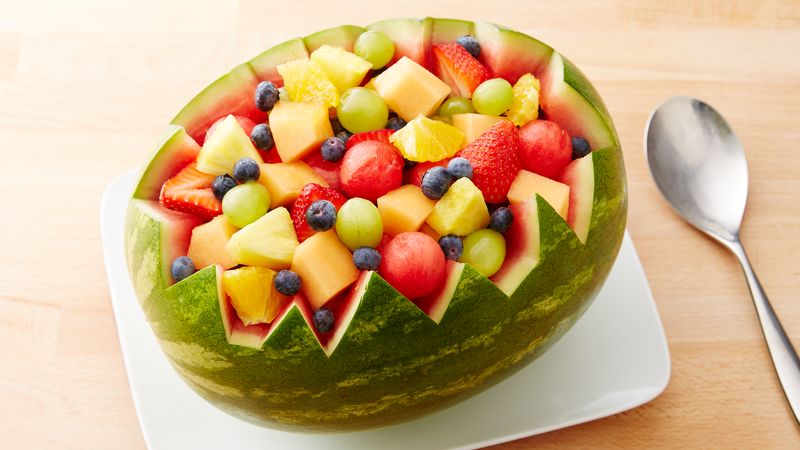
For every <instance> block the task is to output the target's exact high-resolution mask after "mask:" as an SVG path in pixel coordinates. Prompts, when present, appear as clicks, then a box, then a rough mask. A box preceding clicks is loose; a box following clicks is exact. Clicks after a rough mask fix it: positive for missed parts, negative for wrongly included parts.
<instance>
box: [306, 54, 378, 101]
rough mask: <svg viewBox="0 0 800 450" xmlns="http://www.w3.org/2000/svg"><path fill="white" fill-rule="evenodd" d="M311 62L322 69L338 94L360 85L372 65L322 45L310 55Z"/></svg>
mask: <svg viewBox="0 0 800 450" xmlns="http://www.w3.org/2000/svg"><path fill="white" fill-rule="evenodd" d="M311 60H312V61H316V62H317V63H319V65H320V66H321V67H322V70H323V71H324V72H325V75H327V76H328V79H330V80H331V82H332V83H333V85H334V86H336V89H338V90H339V93H341V94H343V93H344V91H346V90H348V89H350V88H351V87H356V86H358V85H359V84H361V80H363V79H364V75H366V74H367V72H369V69H371V68H372V64H371V63H370V62H369V61H367V60H365V59H363V58H361V57H359V56H357V55H356V54H354V53H350V52H348V51H347V50H345V49H343V48H341V47H331V46H330V45H327V44H326V45H323V46H321V47H320V48H318V49H316V50H314V52H312V53H311Z"/></svg>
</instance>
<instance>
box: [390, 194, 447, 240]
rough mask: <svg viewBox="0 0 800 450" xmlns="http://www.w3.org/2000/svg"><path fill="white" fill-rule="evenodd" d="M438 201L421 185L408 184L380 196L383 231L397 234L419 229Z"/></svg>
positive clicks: (391, 234) (392, 234)
mask: <svg viewBox="0 0 800 450" xmlns="http://www.w3.org/2000/svg"><path fill="white" fill-rule="evenodd" d="M434 205H436V202H435V201H433V200H431V199H429V198H428V197H426V196H425V194H423V193H422V189H420V187H419V186H415V185H413V184H407V185H405V186H401V187H399V188H397V189H395V190H393V191H391V192H389V193H388V194H386V195H384V196H383V197H380V198H378V211H380V213H381V221H382V222H383V231H384V232H385V233H386V234H388V235H390V236H397V235H398V234H400V233H405V232H406V231H417V230H419V228H420V227H421V226H422V224H424V223H425V218H427V217H428V214H430V212H431V211H433V207H434Z"/></svg>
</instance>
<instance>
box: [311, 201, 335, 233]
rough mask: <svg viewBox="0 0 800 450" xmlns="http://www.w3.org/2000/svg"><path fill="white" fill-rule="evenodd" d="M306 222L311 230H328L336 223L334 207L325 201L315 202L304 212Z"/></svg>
mask: <svg viewBox="0 0 800 450" xmlns="http://www.w3.org/2000/svg"><path fill="white" fill-rule="evenodd" d="M306 222H308V226H310V227H311V229H312V230H315V231H327V230H330V229H331V228H332V227H333V224H335V223H336V207H335V206H333V203H331V202H329V201H327V200H317V201H315V202H314V203H312V204H311V206H309V207H308V209H307V210H306Z"/></svg>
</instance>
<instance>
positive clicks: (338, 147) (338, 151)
mask: <svg viewBox="0 0 800 450" xmlns="http://www.w3.org/2000/svg"><path fill="white" fill-rule="evenodd" d="M320 151H322V159H324V160H325V161H330V162H336V161H340V160H341V159H342V157H343V156H344V142H342V140H341V139H339V138H335V137H329V138H328V139H325V142H323V143H322V148H321V149H320Z"/></svg>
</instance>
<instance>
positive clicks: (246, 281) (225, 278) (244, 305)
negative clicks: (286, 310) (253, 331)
mask: <svg viewBox="0 0 800 450" xmlns="http://www.w3.org/2000/svg"><path fill="white" fill-rule="evenodd" d="M275 275H276V273H275V271H274V270H271V269H267V268H266V267H242V268H240V269H234V270H226V271H225V272H224V273H223V274H222V287H223V289H225V293H226V294H228V297H229V298H230V299H231V305H233V309H235V310H236V314H237V315H238V316H239V319H241V320H242V323H244V324H245V325H252V324H254V323H270V322H272V321H273V320H275V317H277V316H278V313H279V312H280V311H281V309H282V308H283V306H284V305H285V304H286V303H287V302H288V301H289V300H290V297H287V296H285V295H283V294H281V293H280V292H278V291H277V290H275V285H274V283H273V280H274V279H275Z"/></svg>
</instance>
